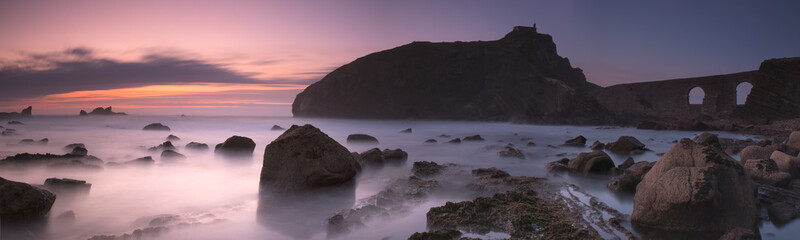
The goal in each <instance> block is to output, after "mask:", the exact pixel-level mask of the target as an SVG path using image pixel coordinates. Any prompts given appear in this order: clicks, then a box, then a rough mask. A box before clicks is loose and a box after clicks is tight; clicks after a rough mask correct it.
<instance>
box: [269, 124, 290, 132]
mask: <svg viewBox="0 0 800 240" xmlns="http://www.w3.org/2000/svg"><path fill="white" fill-rule="evenodd" d="M269 130H272V131H283V130H286V129H285V128H283V127H281V126H278V125H272V128H270V129H269Z"/></svg>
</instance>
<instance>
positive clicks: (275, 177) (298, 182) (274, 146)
mask: <svg viewBox="0 0 800 240" xmlns="http://www.w3.org/2000/svg"><path fill="white" fill-rule="evenodd" d="M360 170H361V167H360V166H359V164H358V162H357V161H356V159H355V158H354V157H353V155H352V154H351V153H350V152H349V151H347V148H345V147H344V146H342V145H341V144H339V143H338V142H336V141H335V140H333V139H332V138H330V137H328V135H326V134H325V133H323V132H322V131H320V130H319V129H318V128H316V127H314V126H312V125H309V124H306V125H304V126H297V125H292V127H290V128H289V130H286V132H284V133H283V134H281V136H279V137H278V138H277V139H275V140H274V141H272V142H271V143H270V144H269V145H267V147H266V149H265V150H264V165H263V167H262V168H261V180H260V185H261V186H262V187H264V186H273V187H277V188H280V189H285V190H293V189H302V188H307V187H319V186H331V185H339V184H343V183H346V182H349V181H352V179H353V177H354V176H355V175H356V173H357V172H358V171H360Z"/></svg>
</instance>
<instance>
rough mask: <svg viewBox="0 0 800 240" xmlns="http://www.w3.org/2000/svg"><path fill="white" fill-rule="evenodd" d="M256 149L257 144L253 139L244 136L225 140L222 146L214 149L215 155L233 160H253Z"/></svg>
mask: <svg viewBox="0 0 800 240" xmlns="http://www.w3.org/2000/svg"><path fill="white" fill-rule="evenodd" d="M255 149H256V142H254V141H253V139H250V138H248V137H242V136H232V137H229V138H228V139H226V140H225V142H223V143H222V145H217V146H216V147H215V148H214V153H216V154H221V155H223V156H226V157H233V158H247V159H251V158H253V151H254V150H255Z"/></svg>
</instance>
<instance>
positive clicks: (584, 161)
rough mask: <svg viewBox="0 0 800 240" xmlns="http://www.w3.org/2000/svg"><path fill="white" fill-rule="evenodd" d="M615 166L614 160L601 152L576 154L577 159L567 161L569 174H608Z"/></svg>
mask: <svg viewBox="0 0 800 240" xmlns="http://www.w3.org/2000/svg"><path fill="white" fill-rule="evenodd" d="M615 166H616V165H615V164H614V160H611V157H609V156H608V154H606V153H605V152H603V151H592V152H584V153H580V154H578V157H576V158H573V159H572V160H569V164H567V168H569V170H570V171H571V172H578V173H583V174H589V173H610V171H611V169H613V168H614V167H615Z"/></svg>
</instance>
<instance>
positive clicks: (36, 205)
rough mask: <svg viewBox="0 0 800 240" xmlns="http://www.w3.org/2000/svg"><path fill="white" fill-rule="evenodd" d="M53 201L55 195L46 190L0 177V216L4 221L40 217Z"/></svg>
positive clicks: (46, 211) (48, 210)
mask: <svg viewBox="0 0 800 240" xmlns="http://www.w3.org/2000/svg"><path fill="white" fill-rule="evenodd" d="M55 201H56V196H55V195H53V194H52V193H50V192H49V191H47V190H44V189H40V188H36V187H34V186H31V185H30V184H27V183H21V182H14V181H9V180H6V179H4V178H2V177H0V218H2V219H3V221H4V222H6V221H14V220H21V221H24V220H34V219H39V218H42V217H44V216H45V215H47V213H48V212H50V208H51V207H52V206H53V202H55Z"/></svg>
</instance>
